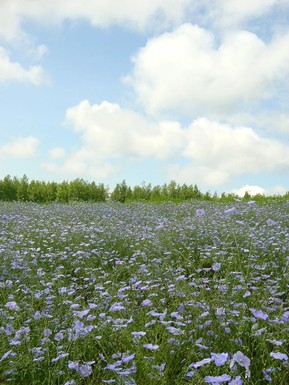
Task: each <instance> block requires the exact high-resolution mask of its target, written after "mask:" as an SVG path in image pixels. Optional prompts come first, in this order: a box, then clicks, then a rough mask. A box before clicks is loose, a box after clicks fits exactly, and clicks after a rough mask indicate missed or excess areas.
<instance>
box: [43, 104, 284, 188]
mask: <svg viewBox="0 0 289 385" xmlns="http://www.w3.org/2000/svg"><path fill="white" fill-rule="evenodd" d="M66 118H67V121H68V123H69V125H70V127H71V128H72V129H73V130H74V131H75V132H76V133H78V135H79V136H80V141H81V145H80V146H79V148H77V149H76V150H74V151H72V152H70V153H69V154H67V155H66V156H64V157H63V159H61V160H59V161H58V162H55V159H56V158H55V157H54V161H53V160H52V161H51V162H50V163H47V164H46V165H45V167H46V169H47V170H50V171H57V170H59V171H62V172H70V173H76V174H79V173H80V174H81V175H86V176H94V177H108V176H110V175H112V174H114V173H117V172H119V171H121V169H122V167H123V166H124V163H125V159H126V160H127V159H129V160H131V161H132V163H133V161H135V160H138V159H153V160H155V161H159V164H162V167H163V172H164V173H166V175H167V177H168V178H172V179H175V180H177V181H179V182H193V181H196V180H198V181H199V183H202V184H203V185H206V186H218V185H221V184H223V183H225V182H228V181H229V180H230V178H231V177H232V176H235V175H243V174H248V173H258V172H269V173H270V172H271V173H276V172H277V173H278V172H280V173H283V172H285V171H286V169H288V167H289V146H286V145H285V144H283V143H282V142H279V141H277V140H274V139H271V138H266V137H263V136H261V135H259V134H257V133H256V132H255V131H254V130H253V129H252V128H250V127H242V126H240V127H232V126H230V125H229V124H223V123H219V122H217V121H212V120H209V119H206V118H199V119H196V120H194V121H193V122H192V123H191V124H190V125H189V126H188V127H182V126H181V125H180V124H179V123H178V122H175V121H164V122H155V121H150V120H148V119H145V118H144V117H143V116H142V115H140V114H138V113H136V112H134V111H132V110H128V109H123V108H121V107H120V106H119V105H118V104H113V103H109V102H102V103H101V104H96V105H91V104H90V103H89V102H88V101H83V102H81V103H80V104H78V105H77V106H75V107H72V108H70V109H68V110H67V114H66ZM62 155H64V154H62ZM163 161H165V162H163ZM80 174H79V175H80Z"/></svg>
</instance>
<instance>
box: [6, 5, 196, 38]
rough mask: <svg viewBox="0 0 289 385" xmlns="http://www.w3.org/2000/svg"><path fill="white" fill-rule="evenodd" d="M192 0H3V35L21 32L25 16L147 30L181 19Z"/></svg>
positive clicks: (47, 21)
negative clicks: (86, 21) (83, 21)
mask: <svg viewBox="0 0 289 385" xmlns="http://www.w3.org/2000/svg"><path fill="white" fill-rule="evenodd" d="M188 7H190V8H195V4H194V1H192V0H178V1H176V0H146V1H138V2H136V1H134V0H122V1H118V0H106V1H99V0H58V1H57V2H49V1H46V0H37V1H35V0H25V1H23V0H13V6H11V1H10V0H1V3H0V15H1V16H0V36H1V35H2V36H3V37H5V38H7V39H9V38H12V37H15V36H16V35H18V34H19V33H20V32H21V24H22V21H23V20H33V21H36V22H39V23H42V24H43V23H45V24H55V23H61V22H62V21H64V20H88V21H89V22H90V23H91V24H92V25H95V26H99V27H108V26H110V25H114V24H118V25H123V26H125V27H131V28H134V29H136V30H143V29H144V28H147V27H151V26H152V25H153V27H154V28H157V29H159V28H163V27H165V26H168V25H175V24H176V23H180V22H181V21H182V20H183V19H184V18H185V17H186V13H187V9H188Z"/></svg>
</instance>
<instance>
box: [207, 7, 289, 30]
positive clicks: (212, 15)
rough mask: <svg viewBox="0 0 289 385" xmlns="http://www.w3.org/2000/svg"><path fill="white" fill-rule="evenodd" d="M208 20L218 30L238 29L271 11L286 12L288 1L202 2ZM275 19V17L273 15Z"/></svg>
mask: <svg viewBox="0 0 289 385" xmlns="http://www.w3.org/2000/svg"><path fill="white" fill-rule="evenodd" d="M204 3H205V4H206V11H207V15H208V17H209V20H210V21H211V22H212V23H213V24H214V25H215V26H217V27H218V28H232V27H240V26H241V25H242V23H243V22H246V21H248V20H252V19H257V18H260V17H262V16H266V14H269V12H270V11H272V10H273V9H277V8H278V9H279V10H280V12H286V11H288V5H289V2H288V0H254V1H252V0H234V1H232V0H204ZM275 18H276V15H275Z"/></svg>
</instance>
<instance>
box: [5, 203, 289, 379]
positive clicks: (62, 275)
mask: <svg viewBox="0 0 289 385" xmlns="http://www.w3.org/2000/svg"><path fill="white" fill-rule="evenodd" d="M288 215H289V204H288V202H287V201H284V200H283V201H282V202H276V201H272V202H271V203H268V202H266V204H259V203H256V202H254V201H250V202H248V203H246V202H241V201H236V202H234V204H232V203H220V202H219V203H217V204H216V203H215V204H214V203H211V202H201V201H191V202H186V203H179V204H176V203H164V204H159V205H156V204H143V203H131V204H127V205H124V204H120V203H113V204H112V203H110V204H108V203H99V204H89V203H86V204H84V203H83V204H73V205H63V204H55V203H54V204H51V205H46V206H41V205H37V204H34V203H15V202H14V203H5V204H1V205H0V383H10V384H12V385H16V384H17V385H19V384H38V383H42V384H43V385H56V384H57V385H80V384H86V385H90V384H91V385H92V384H117V385H124V384H126V385H134V384H136V385H147V384H155V385H167V384H170V385H185V384H188V383H191V384H229V385H236V384H238V385H241V384H243V385H249V384H257V383H262V384H263V383H264V384H266V383H268V384H270V383H271V384H280V385H283V384H284V385H285V384H288V381H289V378H288V373H289V364H288V349H289V340H288V335H289V283H288V282H289V279H288V278H289V231H288V223H289V222H288Z"/></svg>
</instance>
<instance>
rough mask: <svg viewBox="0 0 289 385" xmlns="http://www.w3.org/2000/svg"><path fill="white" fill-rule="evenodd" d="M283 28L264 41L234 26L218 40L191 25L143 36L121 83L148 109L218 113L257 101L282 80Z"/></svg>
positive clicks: (287, 60) (286, 58) (287, 57)
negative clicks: (144, 41) (130, 69)
mask: <svg viewBox="0 0 289 385" xmlns="http://www.w3.org/2000/svg"><path fill="white" fill-rule="evenodd" d="M288 46H289V33H287V34H285V35H282V36H276V37H275V38H272V40H271V41H270V42H268V43H265V42H264V41H262V40H261V39H260V38H258V36H256V35H255V34H254V33H251V32H248V31H236V32H232V33H230V34H228V35H226V36H225V37H224V38H223V40H222V41H221V42H219V43H217V42H216V40H215V38H214V35H213V34H212V33H211V32H209V31H208V30H205V29H203V28H200V27H198V26H196V25H192V24H183V25H182V26H180V27H178V28H176V29H175V30H173V31H172V32H168V33H164V34H162V35H160V36H157V37H154V38H152V39H151V40H149V41H148V43H147V44H146V46H145V47H143V48H142V49H140V51H139V52H138V53H137V54H136V55H135V57H134V58H133V63H134V69H133V73H132V74H131V76H129V77H127V78H126V80H127V82H128V83H129V84H130V85H131V86H132V87H133V88H134V90H135V92H136V95H137V96H138V98H139V100H140V102H141V103H142V104H143V106H145V108H147V110H148V111H149V112H151V113H154V114H156V113H158V112H160V111H168V110H169V111H174V112H181V113H185V114H187V115H189V116H200V115H207V116H223V115H226V114H228V113H232V112H234V111H236V110H240V109H242V108H245V107H248V106H249V105H250V104H252V103H258V102H259V101H260V100H264V99H268V98H272V97H278V95H277V91H276V89H275V87H276V82H278V84H279V85H280V84H281V82H287V86H288V81H287V79H288V73H289V50H288V49H287V47H288Z"/></svg>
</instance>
